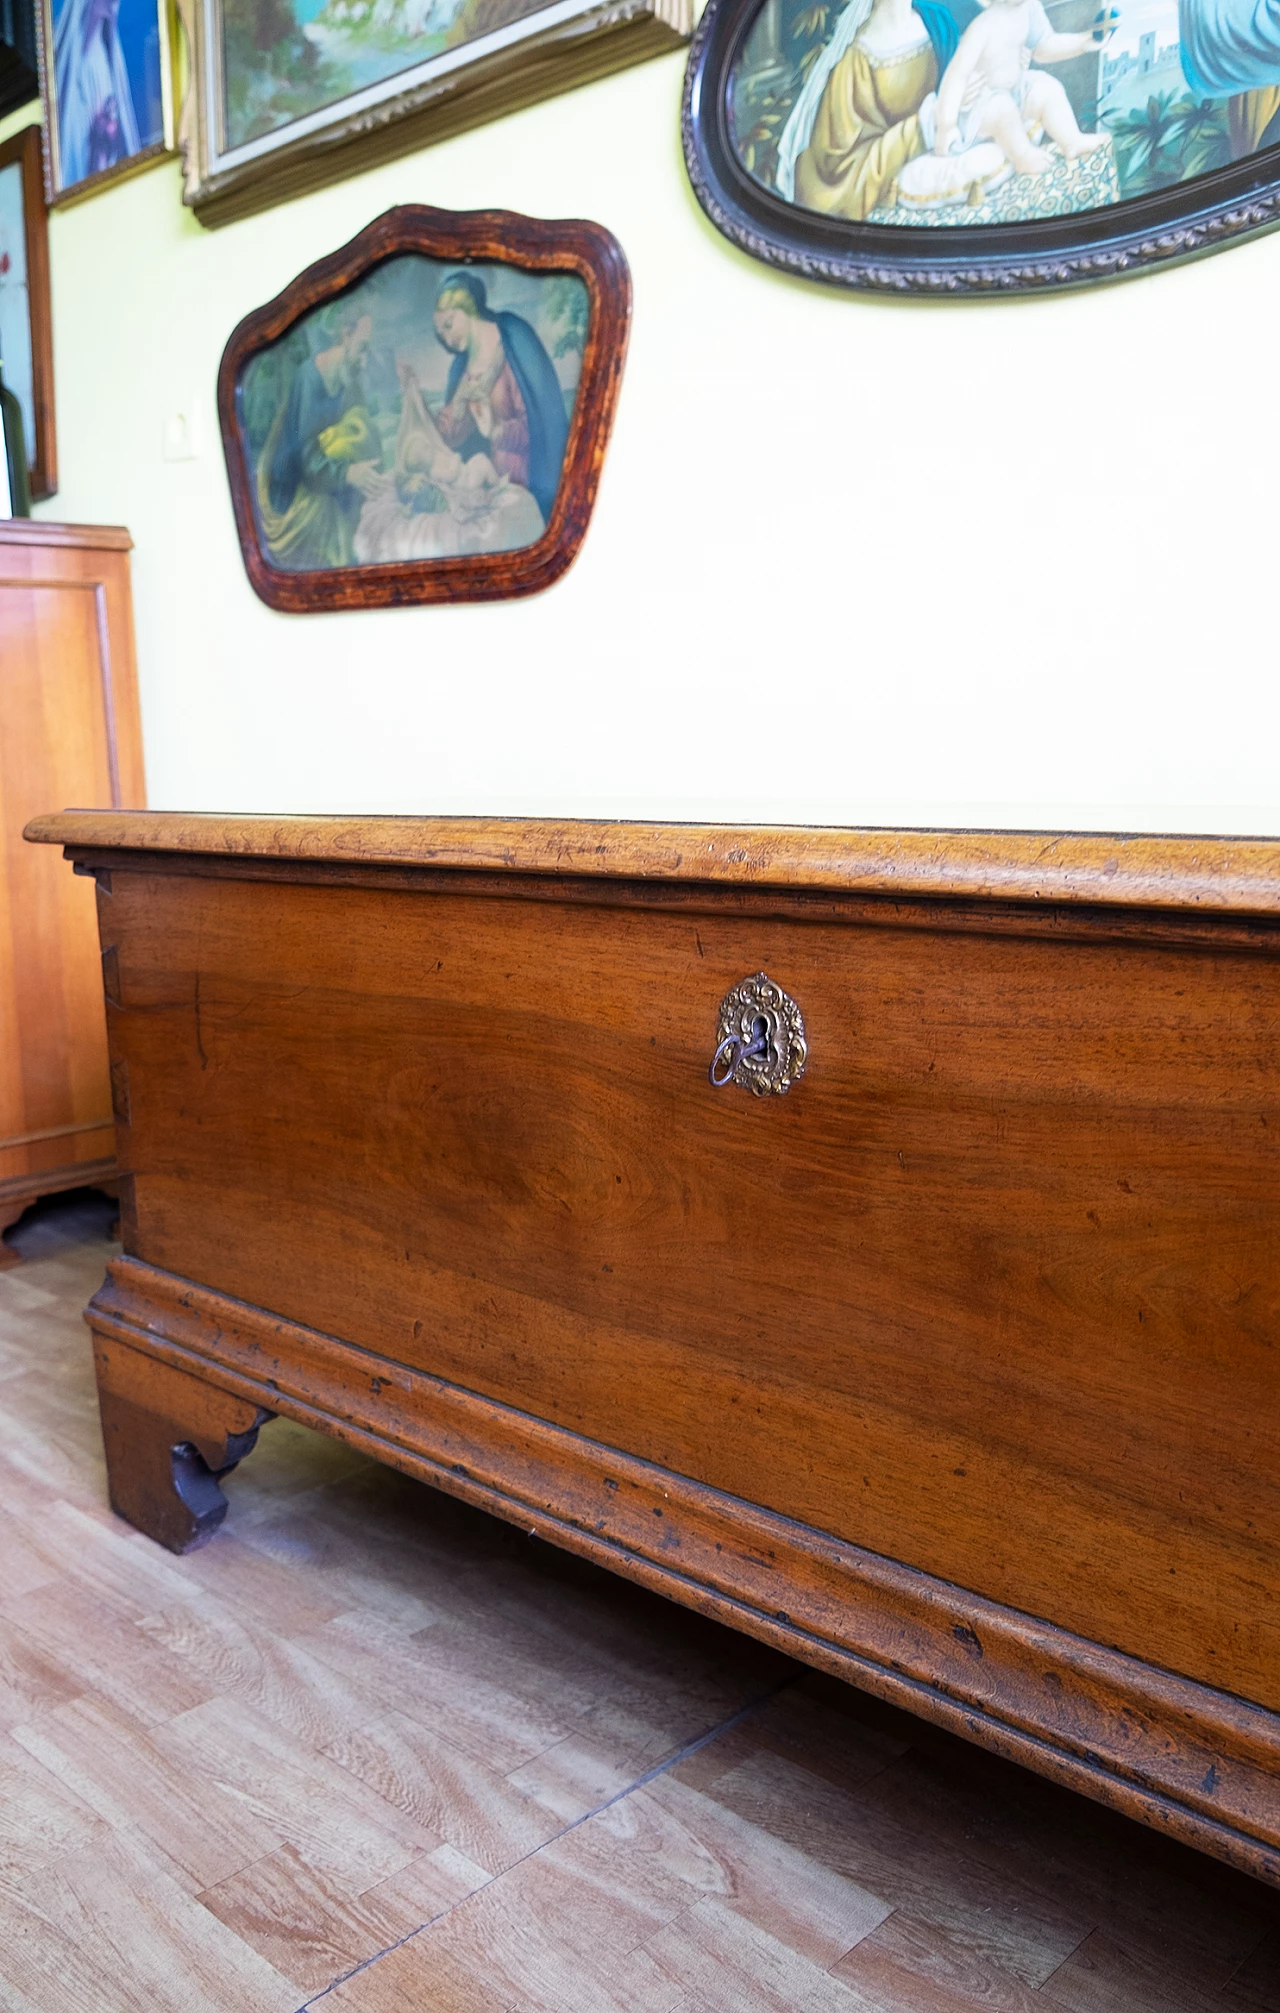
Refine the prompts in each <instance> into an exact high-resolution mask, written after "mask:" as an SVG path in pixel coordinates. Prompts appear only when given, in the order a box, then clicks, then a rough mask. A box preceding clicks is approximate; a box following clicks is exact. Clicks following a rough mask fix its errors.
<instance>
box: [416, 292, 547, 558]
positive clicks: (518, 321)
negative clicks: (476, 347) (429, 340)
mask: <svg viewBox="0 0 1280 2013" xmlns="http://www.w3.org/2000/svg"><path fill="white" fill-rule="evenodd" d="M493 320H494V321H496V322H497V324H498V333H499V335H500V336H501V337H502V347H503V349H504V350H505V352H506V357H507V362H508V363H509V364H510V365H511V375H512V377H514V379H515V381H516V383H517V384H518V385H519V387H520V396H521V398H522V399H523V400H524V409H525V415H526V417H527V419H528V422H529V488H530V489H531V490H532V492H533V494H534V496H535V497H536V499H537V504H538V508H539V510H540V511H541V512H542V515H543V517H544V518H549V517H550V516H551V506H552V504H553V503H554V502H555V500H556V491H557V489H558V488H559V487H560V470H561V467H562V465H563V462H564V450H565V444H566V442H567V441H568V438H569V421H568V418H567V416H566V413H565V409H564V393H563V392H562V391H561V389H560V380H559V378H558V377H557V376H556V373H555V366H554V365H553V363H552V361H551V358H550V357H549V356H548V355H547V352H546V350H545V349H544V348H543V346H542V343H541V341H540V340H539V338H538V336H537V334H536V332H535V331H534V330H533V329H532V328H530V326H529V324H528V322H527V321H526V320H525V319H524V316H523V315H513V314H508V313H502V314H495V315H494V316H493ZM466 367H467V359H466V357H465V355H463V356H455V357H454V359H453V362H452V363H451V364H450V366H449V382H448V385H447V387H446V389H445V400H446V403H447V402H448V401H449V400H450V399H451V398H452V397H453V394H454V392H455V391H456V390H457V389H458V386H459V384H460V383H461V381H462V373H463V371H464V370H465V369H466Z"/></svg>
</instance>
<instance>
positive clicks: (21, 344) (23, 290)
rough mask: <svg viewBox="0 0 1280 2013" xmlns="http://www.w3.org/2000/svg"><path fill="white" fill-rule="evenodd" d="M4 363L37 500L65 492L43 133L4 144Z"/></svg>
mask: <svg viewBox="0 0 1280 2013" xmlns="http://www.w3.org/2000/svg"><path fill="white" fill-rule="evenodd" d="M0 360H3V363H4V381H5V383H6V384H7V385H8V387H9V389H10V391H12V392H16V394H17V398H18V403H19V405H20V406H21V407H22V422H23V431H24V433H25V435H26V445H27V467H28V469H29V470H30V474H31V494H32V496H33V497H34V498H37V499H40V498H43V497H46V496H52V495H53V494H54V492H55V490H56V489H57V487H58V451H57V445H56V441H55V436H54V425H53V323H52V318H51V316H50V312H49V239H48V225H47V218H46V213H45V203H44V183H43V178H42V173H41V149H40V128H39V126H24V127H23V129H22V131H21V132H20V133H15V134H14V135H13V137H12V138H11V139H8V140H5V141H4V142H2V143H0Z"/></svg>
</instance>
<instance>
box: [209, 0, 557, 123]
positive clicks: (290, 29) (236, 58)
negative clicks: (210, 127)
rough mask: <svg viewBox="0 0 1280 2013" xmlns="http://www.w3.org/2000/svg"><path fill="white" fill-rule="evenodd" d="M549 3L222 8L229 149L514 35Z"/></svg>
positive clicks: (258, 2) (432, 1) (228, 0)
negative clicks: (513, 29) (488, 40)
mask: <svg viewBox="0 0 1280 2013" xmlns="http://www.w3.org/2000/svg"><path fill="white" fill-rule="evenodd" d="M546 4H547V0H222V5H221V8H220V10H219V11H220V14H221V25H222V49H223V65H222V74H223V77H224V79H225V80H226V81H225V91H226V100H225V103H224V105H223V134H224V139H223V144H224V145H225V146H226V147H227V148H232V147H241V146H245V145H247V143H248V142H249V141H250V140H259V139H262V138H263V137H264V135H266V134H268V133H276V132H279V130H280V129H281V127H282V126H288V125H290V124H291V123H292V122H293V120H295V119H302V118H305V117H306V116H307V114H308V113H310V112H318V111H320V110H321V108H322V107H323V106H325V105H334V104H337V102H338V101H339V100H340V99H342V98H346V97H349V96H350V94H351V93H352V92H353V91H361V90H364V89H365V88H366V86H368V85H370V84H381V83H383V82H384V81H385V80H386V79H387V78H388V77H396V76H399V75H400V73H401V72H402V71H404V70H411V69H414V68H415V67H416V66H417V65H418V64H419V63H425V62H426V61H428V60H429V58H431V57H432V56H444V55H447V54H448V53H449V51H451V50H453V49H459V48H461V47H462V45H463V44H464V43H467V42H475V41H478V40H479V39H480V37H481V36H484V35H492V34H495V33H496V32H497V31H498V30H499V29H502V28H509V27H510V26H511V25H512V24H513V23H514V22H516V21H523V20H524V19H525V18H526V17H527V16H528V15H530V14H536V13H538V12H540V10H541V9H542V8H543V7H544V6H545V5H546Z"/></svg>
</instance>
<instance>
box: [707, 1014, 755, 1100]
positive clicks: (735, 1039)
mask: <svg viewBox="0 0 1280 2013" xmlns="http://www.w3.org/2000/svg"><path fill="white" fill-rule="evenodd" d="M768 1053H769V1027H768V1023H767V1022H766V1021H765V1020H764V1019H762V1018H761V1017H760V1016H759V1015H757V1017H756V1024H755V1029H754V1030H753V1038H752V1040H751V1041H749V1042H748V1041H743V1040H742V1038H741V1036H739V1035H736V1034H730V1035H726V1036H725V1038H724V1040H723V1041H722V1042H721V1044H720V1046H719V1048H718V1049H717V1050H716V1052H715V1054H714V1055H713V1056H712V1058H711V1067H710V1069H709V1070H708V1071H707V1075H708V1076H709V1077H710V1079H711V1081H712V1083H713V1084H714V1085H715V1087H716V1089H717V1090H726V1089H727V1088H728V1086H729V1085H730V1084H731V1083H732V1082H733V1079H734V1075H735V1073H736V1071H737V1068H738V1065H739V1063H743V1062H746V1061H747V1059H748V1057H750V1056H753V1055H767V1054H768ZM722 1055H727V1056H728V1057H729V1073H728V1075H727V1076H717V1075H716V1064H717V1063H718V1062H719V1060H720V1058H721V1056H722Z"/></svg>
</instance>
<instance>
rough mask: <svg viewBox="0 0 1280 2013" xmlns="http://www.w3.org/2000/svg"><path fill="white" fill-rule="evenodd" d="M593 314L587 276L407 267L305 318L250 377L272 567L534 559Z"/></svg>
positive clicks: (250, 411) (246, 376) (255, 458)
mask: <svg viewBox="0 0 1280 2013" xmlns="http://www.w3.org/2000/svg"><path fill="white" fill-rule="evenodd" d="M587 315H588V302H587V290H586V287H585V286H584V284H583V282H582V281H581V280H580V279H578V278H577V276H576V275H575V274H569V273H531V272H526V271H524V270H523V269H522V268H520V267H516V266H505V265H469V266H466V267H462V268H456V267H453V266H450V265H447V264H445V263H443V262H441V261H438V260H435V259H429V258H425V257H423V256H421V255H420V254H417V253H411V254H406V255H405V256H404V257H401V258H396V259H388V260H387V261H386V263H385V264H384V265H381V266H379V267H378V268H377V269H376V270H375V271H374V272H372V273H369V274H368V275H367V276H366V277H365V278H364V279H363V280H361V281H359V282H358V284H357V285H356V286H354V287H352V288H351V289H350V290H349V291H348V292H347V293H346V294H344V295H343V296H342V298H341V299H340V300H338V301H335V302H330V303H329V304H327V305H326V306H324V307H322V308H317V309H315V310H314V311H313V312H312V313H311V314H309V315H307V316H305V317H304V318H303V320H302V321H301V322H299V323H298V324H297V326H296V327H294V328H293V329H291V330H290V332H289V334H288V335H287V336H284V337H282V338H281V340H280V341H279V342H277V343H273V344H272V345H271V346H270V348H268V349H264V350H262V351H260V352H259V354H258V355H257V356H255V357H253V358H252V359H251V361H250V362H249V363H248V364H247V365H246V367H245V370H244V372H243V373H242V376H241V379H240V422H241V425H242V427H243V429H244V434H245V440H246V446H247V449H248V458H249V465H250V471H251V474H252V479H253V487H254V507H255V512H256V516H257V524H258V534H259V538H260V540H261V544H262V550H263V552H264V554H265V556H266V557H267V558H268V559H269V560H270V562H271V563H272V565H274V566H277V567H282V568H285V569H287V570H289V571H292V572H306V571H310V570H313V569H316V568H321V567H325V568H327V567H347V566H379V565H387V564H390V563H392V562H395V561H403V560H422V559H446V558H455V557H458V556H460V555H464V554H473V553H481V552H511V551H515V550H517V549H518V548H520V547H523V546H527V545H533V544H535V543H536V542H537V540H538V539H539V538H541V536H542V534H543V531H544V530H545V529H546V525H547V520H548V519H549V517H550V515H551V511H552V507H553V505H554V503H555V498H556V492H557V490H558V488H559V485H560V475H561V470H562V468H563V464H564V454H565V447H566V445H567V443H568V437H569V425H570V421H571V419H572V417H573V408H574V401H575V399H576V396H577V388H578V376H579V372H580V370H581V366H582V355H583V349H584V346H585V343H586V336H587Z"/></svg>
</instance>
